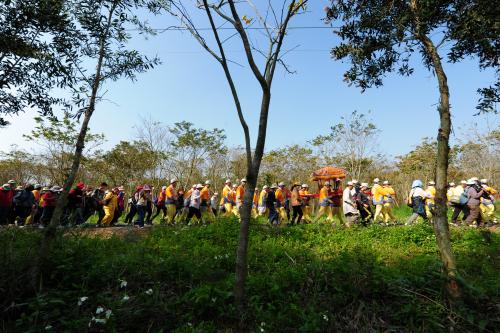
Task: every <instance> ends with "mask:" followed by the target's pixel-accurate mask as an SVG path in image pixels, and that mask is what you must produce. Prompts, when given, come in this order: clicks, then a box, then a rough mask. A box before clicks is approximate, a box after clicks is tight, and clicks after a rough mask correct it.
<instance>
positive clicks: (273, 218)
mask: <svg viewBox="0 0 500 333" xmlns="http://www.w3.org/2000/svg"><path fill="white" fill-rule="evenodd" d="M267 209H269V223H271V224H274V223H276V224H278V223H279V214H278V211H277V210H276V208H275V207H274V206H271V207H267Z"/></svg>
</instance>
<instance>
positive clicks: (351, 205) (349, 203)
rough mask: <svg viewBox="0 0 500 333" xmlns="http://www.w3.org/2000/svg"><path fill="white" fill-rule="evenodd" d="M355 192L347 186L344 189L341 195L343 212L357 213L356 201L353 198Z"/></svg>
mask: <svg viewBox="0 0 500 333" xmlns="http://www.w3.org/2000/svg"><path fill="white" fill-rule="evenodd" d="M355 193H356V192H355V191H354V189H353V190H350V189H349V187H347V188H346V189H345V190H344V194H343V195H342V208H343V209H344V214H349V213H351V214H359V212H358V209H357V208H356V203H355V202H354V200H353V197H354V194H355Z"/></svg>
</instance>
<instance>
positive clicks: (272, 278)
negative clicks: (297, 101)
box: [0, 220, 500, 332]
mask: <svg viewBox="0 0 500 333" xmlns="http://www.w3.org/2000/svg"><path fill="white" fill-rule="evenodd" d="M110 229H113V228H110ZM115 229H124V230H125V232H124V233H120V234H119V235H118V234H116V235H114V234H112V236H111V237H110V238H103V237H99V233H98V231H101V230H109V229H81V230H75V229H70V230H69V231H68V230H67V231H66V232H64V233H63V232H62V231H61V233H60V234H59V236H58V238H57V240H56V242H55V244H54V246H53V248H52V252H51V257H50V261H49V263H48V264H47V265H46V266H45V267H44V279H43V288H42V291H41V292H40V293H38V294H35V293H34V291H33V290H34V289H33V288H32V287H31V284H30V275H29V271H30V267H31V266H32V264H33V260H34V258H35V257H36V251H37V247H38V244H39V242H40V238H41V234H40V232H38V231H35V230H26V229H16V228H4V229H3V230H1V231H0V248H1V252H0V253H1V256H0V260H1V262H0V265H1V266H0V267H2V269H1V270H0V294H1V295H2V297H0V311H1V313H2V316H1V318H2V320H1V325H0V329H1V330H3V331H5V332H41V331H44V332H50V331H52V332H87V331H89V332H240V331H248V332H339V331H343V332H400V331H405V332H449V331H450V330H451V329H453V331H454V332H481V331H484V332H495V330H497V332H498V327H500V310H499V307H498V304H499V303H500V278H499V273H500V270H499V268H500V260H499V259H500V257H499V256H500V235H499V234H497V233H491V232H489V231H488V230H476V229H471V228H454V229H453V230H452V241H453V247H454V251H455V253H456V256H457V261H458V265H459V269H460V275H461V280H460V281H461V287H462V291H463V298H462V300H461V301H460V302H458V303H454V304H449V303H448V302H447V301H446V299H445V297H444V290H443V288H442V286H443V280H442V277H441V274H440V271H441V266H440V261H439V259H438V253H437V249H436V245H435V237H434V234H433V231H432V228H431V227H430V226H428V225H424V224H418V225H415V226H412V227H391V228H387V227H380V226H370V227H367V228H363V227H359V228H358V227H355V228H351V229H339V228H331V227H329V226H326V225H301V226H298V227H292V228H270V227H268V226H267V225H265V224H264V223H263V222H262V223H257V222H254V223H253V225H252V229H251V236H250V248H249V262H248V268H249V276H248V281H247V295H248V298H247V300H248V302H247V307H246V309H245V310H244V311H240V310H239V309H237V308H236V307H235V306H234V305H233V294H232V288H233V283H234V273H233V272H234V262H235V249H236V243H237V234H238V230H239V225H238V223H237V222H236V221H235V220H220V221H217V222H216V223H214V224H211V225H208V226H193V227H187V226H177V227H165V228H162V227H157V228H147V229H143V230H140V231H139V230H134V229H133V228H129V229H127V228H115ZM93 232H96V234H94V233H93ZM113 235H114V236H113Z"/></svg>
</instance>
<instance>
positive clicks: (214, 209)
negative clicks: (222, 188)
mask: <svg viewBox="0 0 500 333" xmlns="http://www.w3.org/2000/svg"><path fill="white" fill-rule="evenodd" d="M218 205H219V193H217V192H215V193H214V194H213V195H212V197H211V198H210V209H211V210H212V214H213V216H214V217H216V216H217V206H218Z"/></svg>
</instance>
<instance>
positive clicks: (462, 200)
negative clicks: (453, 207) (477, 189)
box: [459, 191, 469, 205]
mask: <svg viewBox="0 0 500 333" xmlns="http://www.w3.org/2000/svg"><path fill="white" fill-rule="evenodd" d="M467 202H469V193H467V191H463V192H462V194H460V200H459V203H460V204H461V205H467Z"/></svg>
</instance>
